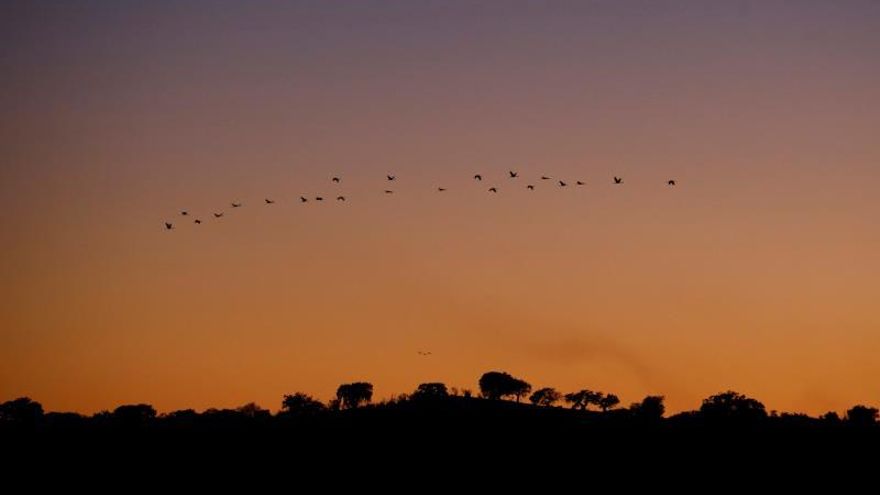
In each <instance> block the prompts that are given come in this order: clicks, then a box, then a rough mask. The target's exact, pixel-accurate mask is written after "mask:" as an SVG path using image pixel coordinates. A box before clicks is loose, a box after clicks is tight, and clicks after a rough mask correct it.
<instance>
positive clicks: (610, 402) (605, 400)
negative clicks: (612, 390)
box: [596, 392, 620, 412]
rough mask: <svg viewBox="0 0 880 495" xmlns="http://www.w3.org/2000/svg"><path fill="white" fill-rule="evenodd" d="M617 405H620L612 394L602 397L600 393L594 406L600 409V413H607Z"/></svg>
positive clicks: (618, 400)
mask: <svg viewBox="0 0 880 495" xmlns="http://www.w3.org/2000/svg"><path fill="white" fill-rule="evenodd" d="M618 404H620V399H618V398H617V396H616V395H614V394H607V395H603V394H602V393H601V392H600V393H599V398H598V399H597V400H596V405H597V406H599V408H600V409H602V412H608V410H609V409H613V408H614V407H615V406H617V405H618Z"/></svg>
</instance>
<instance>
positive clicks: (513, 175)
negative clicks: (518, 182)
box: [507, 170, 519, 179]
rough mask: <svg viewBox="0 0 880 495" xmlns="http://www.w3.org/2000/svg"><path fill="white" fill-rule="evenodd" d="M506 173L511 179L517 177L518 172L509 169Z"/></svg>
mask: <svg viewBox="0 0 880 495" xmlns="http://www.w3.org/2000/svg"><path fill="white" fill-rule="evenodd" d="M507 173H508V174H510V178H511V179H516V178H517V177H519V174H518V173H516V172H514V171H513V170H510V171H508V172H507Z"/></svg>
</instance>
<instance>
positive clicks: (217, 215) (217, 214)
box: [214, 213, 223, 218]
mask: <svg viewBox="0 0 880 495" xmlns="http://www.w3.org/2000/svg"><path fill="white" fill-rule="evenodd" d="M222 216H223V213H214V218H220V217H222Z"/></svg>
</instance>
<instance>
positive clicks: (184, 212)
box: [180, 210, 189, 216]
mask: <svg viewBox="0 0 880 495" xmlns="http://www.w3.org/2000/svg"><path fill="white" fill-rule="evenodd" d="M180 214H181V215H183V216H187V215H189V212H188V211H186V210H183V211H182V212H180Z"/></svg>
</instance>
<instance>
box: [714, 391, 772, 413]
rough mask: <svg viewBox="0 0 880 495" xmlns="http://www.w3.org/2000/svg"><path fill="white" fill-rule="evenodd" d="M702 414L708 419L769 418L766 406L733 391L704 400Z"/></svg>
mask: <svg viewBox="0 0 880 495" xmlns="http://www.w3.org/2000/svg"><path fill="white" fill-rule="evenodd" d="M700 414H702V415H703V417H705V418H707V419H734V420H756V419H764V418H766V417H767V411H766V410H765V409H764V404H761V403H760V402H758V401H757V400H755V399H752V398H749V397H746V396H745V395H742V394H739V393H737V392H734V391H732V390H728V391H727V392H723V393H720V394H717V395H713V396H711V397H708V398H706V399H703V405H702V406H700Z"/></svg>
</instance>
